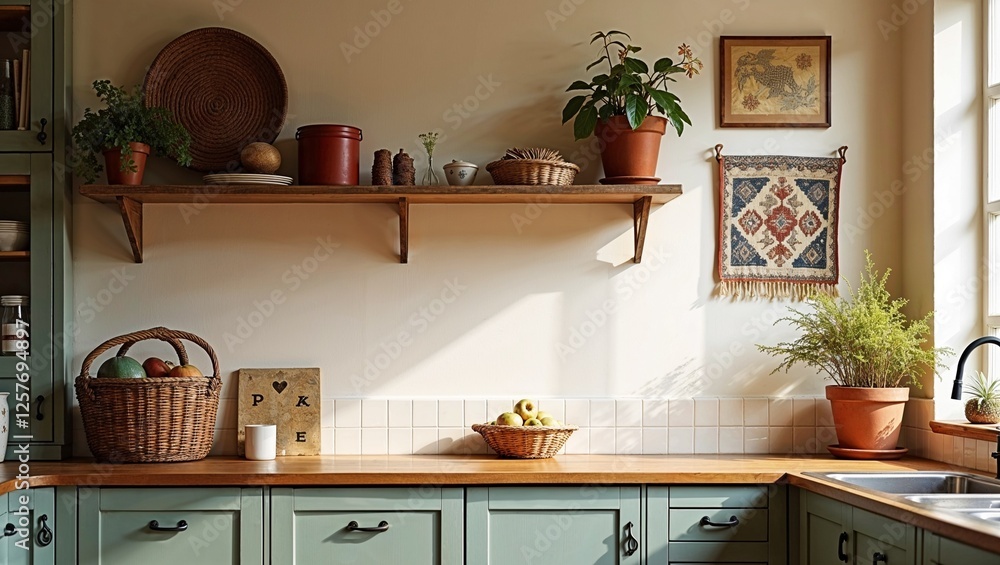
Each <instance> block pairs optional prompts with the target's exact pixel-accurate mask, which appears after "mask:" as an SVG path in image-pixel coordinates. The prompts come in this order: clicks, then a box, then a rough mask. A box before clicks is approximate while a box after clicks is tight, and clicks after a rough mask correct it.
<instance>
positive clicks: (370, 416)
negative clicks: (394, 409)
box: [361, 398, 389, 428]
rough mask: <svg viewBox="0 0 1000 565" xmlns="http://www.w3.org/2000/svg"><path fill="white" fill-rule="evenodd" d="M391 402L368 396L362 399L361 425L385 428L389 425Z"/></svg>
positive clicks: (363, 426)
mask: <svg viewBox="0 0 1000 565" xmlns="http://www.w3.org/2000/svg"><path fill="white" fill-rule="evenodd" d="M388 406H389V403H388V401H386V400H378V399H375V398H371V399H369V398H366V399H364V400H362V401H361V427H362V428H384V427H386V426H388V425H389V407H388Z"/></svg>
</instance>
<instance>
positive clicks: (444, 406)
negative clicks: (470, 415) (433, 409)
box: [437, 400, 465, 428]
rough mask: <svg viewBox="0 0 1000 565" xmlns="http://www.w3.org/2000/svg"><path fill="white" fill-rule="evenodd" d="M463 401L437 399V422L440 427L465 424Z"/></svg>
mask: <svg viewBox="0 0 1000 565" xmlns="http://www.w3.org/2000/svg"><path fill="white" fill-rule="evenodd" d="M464 413H465V402H464V401H462V400H439V401H438V422H437V425H439V426H441V427H442V428H447V427H459V428H461V427H463V426H464V425H465V416H464Z"/></svg>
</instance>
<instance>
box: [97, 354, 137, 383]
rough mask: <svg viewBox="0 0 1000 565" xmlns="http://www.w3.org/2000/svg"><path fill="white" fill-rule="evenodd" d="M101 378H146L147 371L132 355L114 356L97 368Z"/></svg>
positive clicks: (98, 375)
mask: <svg viewBox="0 0 1000 565" xmlns="http://www.w3.org/2000/svg"><path fill="white" fill-rule="evenodd" d="M97 377H98V378H100V379H109V378H110V379H144V378H146V371H145V370H144V369H143V368H142V365H141V364H140V363H139V362H138V361H136V360H135V359H132V358H131V357H126V356H122V357H112V358H111V359H108V360H107V361H105V362H104V363H102V364H101V368H100V369H98V370H97Z"/></svg>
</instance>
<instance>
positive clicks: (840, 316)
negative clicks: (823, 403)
mask: <svg viewBox="0 0 1000 565" xmlns="http://www.w3.org/2000/svg"><path fill="white" fill-rule="evenodd" d="M865 263H866V266H865V273H862V275H861V281H860V284H859V285H858V288H857V289H854V288H853V287H850V285H849V284H848V287H849V289H850V296H849V298H846V299H838V298H834V297H832V296H828V295H825V294H820V293H817V294H815V295H813V296H812V297H810V298H809V299H808V303H809V305H810V306H812V309H811V310H810V311H800V310H796V309H790V311H791V314H790V315H789V316H787V317H785V318H782V319H781V321H787V322H788V323H790V324H791V325H792V326H793V327H794V328H796V329H798V330H799V332H800V335H799V337H798V339H796V340H795V341H792V342H787V343H779V344H778V345H776V346H764V345H758V346H757V347H758V349H760V350H761V351H763V352H765V353H770V354H773V355H778V356H782V357H783V360H782V362H781V364H780V365H778V367H777V368H775V370H774V372H777V371H779V370H782V369H784V370H785V371H787V370H788V369H789V368H790V367H792V366H793V365H796V364H799V363H801V364H803V365H806V366H808V367H813V368H815V369H818V370H819V371H821V372H823V373H826V374H827V376H828V377H829V378H831V379H833V381H834V383H835V384H833V385H831V386H828V387H826V397H827V398H828V399H829V400H830V405H831V407H832V409H833V421H834V426H835V427H836V429H837V441H838V442H839V446H838V447H840V448H841V450H842V451H844V450H868V451H893V450H895V449H896V447H897V441H898V440H899V431H900V425H901V423H902V418H903V409H904V407H905V404H906V401H907V400H908V398H909V394H910V389H909V388H907V386H906V385H908V384H909V385H913V386H916V387H920V381H919V377H920V376H921V375H922V374H924V373H925V372H926V371H933V372H935V373H937V371H938V369H940V368H941V364H940V362H939V359H940V358H941V357H942V356H943V355H949V354H951V350H949V349H945V348H938V349H933V348H928V347H926V346H925V344H926V343H927V341H928V336H929V334H930V323H929V322H930V318H931V316H932V313H928V314H927V315H926V316H924V317H923V318H922V319H919V320H912V321H909V320H907V317H906V316H905V315H904V314H903V313H902V311H901V310H902V308H903V306H905V305H906V302H907V301H906V300H904V299H900V298H898V299H895V300H893V299H892V298H891V296H890V295H889V291H888V290H887V289H886V281H887V280H888V278H889V274H890V270H889V269H886V270H885V272H884V273H881V274H880V273H879V272H878V271H876V270H875V265H874V263H873V261H872V259H871V255H870V254H869V253H867V252H865ZM844 455H847V456H857V457H864V458H868V457H871V456H872V454H871V453H862V452H856V453H845V454H844Z"/></svg>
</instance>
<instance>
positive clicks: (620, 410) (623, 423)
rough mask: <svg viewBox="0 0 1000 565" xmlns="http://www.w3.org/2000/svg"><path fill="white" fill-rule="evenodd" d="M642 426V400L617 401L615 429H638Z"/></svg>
mask: <svg viewBox="0 0 1000 565" xmlns="http://www.w3.org/2000/svg"><path fill="white" fill-rule="evenodd" d="M640 426H642V400H639V399H635V398H627V399H619V400H616V401H615V427H618V428H638V427H640Z"/></svg>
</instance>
